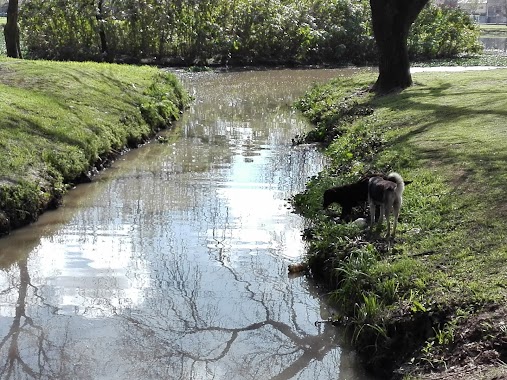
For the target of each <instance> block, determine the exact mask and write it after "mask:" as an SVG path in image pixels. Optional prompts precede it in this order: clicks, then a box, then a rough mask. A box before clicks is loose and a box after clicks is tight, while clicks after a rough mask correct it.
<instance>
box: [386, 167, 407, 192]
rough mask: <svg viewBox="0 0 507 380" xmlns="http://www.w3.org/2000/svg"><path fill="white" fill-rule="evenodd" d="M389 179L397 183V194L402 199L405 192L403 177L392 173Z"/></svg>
mask: <svg viewBox="0 0 507 380" xmlns="http://www.w3.org/2000/svg"><path fill="white" fill-rule="evenodd" d="M387 179H388V180H389V181H392V182H395V183H396V194H398V196H399V197H401V196H402V194H403V191H404V190H405V181H403V178H402V177H401V175H399V174H398V173H396V172H392V173H389V174H388V176H387Z"/></svg>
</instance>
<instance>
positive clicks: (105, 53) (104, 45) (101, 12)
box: [95, 0, 109, 60]
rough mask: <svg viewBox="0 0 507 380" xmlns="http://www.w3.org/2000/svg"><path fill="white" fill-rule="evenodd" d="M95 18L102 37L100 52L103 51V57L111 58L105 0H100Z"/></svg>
mask: <svg viewBox="0 0 507 380" xmlns="http://www.w3.org/2000/svg"><path fill="white" fill-rule="evenodd" d="M95 18H96V20H97V23H98V28H99V37H100V52H101V53H102V58H105V59H106V60H109V50H108V48H107V38H106V31H105V29H104V1H103V0H99V2H98V4H97V13H96V14H95Z"/></svg>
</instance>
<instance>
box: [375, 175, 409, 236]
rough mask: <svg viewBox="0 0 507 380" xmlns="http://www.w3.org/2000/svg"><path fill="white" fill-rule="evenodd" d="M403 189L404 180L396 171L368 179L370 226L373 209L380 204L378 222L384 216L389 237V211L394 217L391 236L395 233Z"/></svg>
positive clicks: (380, 222)
mask: <svg viewBox="0 0 507 380" xmlns="http://www.w3.org/2000/svg"><path fill="white" fill-rule="evenodd" d="M404 190H405V181H403V178H402V177H401V175H399V174H398V173H396V172H392V173H390V174H388V175H387V176H386V177H384V176H374V177H371V178H370V179H369V180H368V204H369V206H370V219H371V224H370V228H373V225H374V224H375V210H376V207H377V206H380V215H379V220H378V223H379V224H382V222H383V219H384V216H385V218H386V220H387V235H386V238H390V237H391V221H390V217H391V211H392V213H393V217H394V223H393V235H392V236H393V237H394V236H395V234H396V226H397V224H398V217H399V215H400V209H401V204H402V201H403V191H404Z"/></svg>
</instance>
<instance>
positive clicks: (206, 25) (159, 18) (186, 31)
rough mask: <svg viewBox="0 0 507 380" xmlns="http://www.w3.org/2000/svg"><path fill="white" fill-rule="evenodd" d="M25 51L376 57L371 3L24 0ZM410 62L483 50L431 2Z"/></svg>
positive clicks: (214, 58)
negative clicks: (431, 4)
mask: <svg viewBox="0 0 507 380" xmlns="http://www.w3.org/2000/svg"><path fill="white" fill-rule="evenodd" d="M20 26H21V33H22V35H21V40H22V45H23V49H24V50H25V56H26V57H29V58H44V59H57V60H95V61H100V60H106V61H126V62H139V61H142V60H150V61H153V62H157V63H161V64H163V63H166V64H172V65H174V64H182V65H211V64H231V65H232V64H320V63H333V64H366V63H370V64H371V63H375V62H376V57H377V53H376V48H375V42H374V39H373V34H372V29H371V21H370V9H369V3H368V1H367V0H359V1H357V0H355V1H351V0H25V1H23V3H22V7H21V10H20ZM412 29H413V33H412V35H411V37H410V39H409V49H410V55H411V56H412V58H413V59H414V58H415V59H431V58H446V57H453V56H456V55H460V54H466V53H476V52H478V51H480V45H479V42H478V36H479V29H478V27H477V26H476V25H474V24H473V23H472V21H471V20H470V18H469V16H468V15H466V14H465V13H463V12H461V11H460V10H457V9H452V8H437V7H435V6H428V7H427V8H426V9H425V10H424V11H423V12H422V14H421V15H420V17H419V19H418V22H417V25H415V26H414V27H413V28H412Z"/></svg>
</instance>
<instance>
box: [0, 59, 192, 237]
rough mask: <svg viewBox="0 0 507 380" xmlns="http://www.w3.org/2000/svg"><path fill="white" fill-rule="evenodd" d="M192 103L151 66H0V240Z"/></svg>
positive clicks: (45, 63) (173, 82)
mask: <svg viewBox="0 0 507 380" xmlns="http://www.w3.org/2000/svg"><path fill="white" fill-rule="evenodd" d="M187 103H188V96H187V94H186V93H185V92H184V90H183V89H182V87H181V86H180V84H179V83H178V81H177V80H176V78H175V77H174V76H173V75H171V74H166V73H161V72H160V70H158V69H157V68H154V67H136V66H127V65H111V64H97V63H75V62H49V61H27V60H11V59H0V157H1V160H2V165H0V235H1V234H5V233H8V232H9V231H10V230H11V229H13V228H17V227H20V226H23V225H26V224H28V223H30V222H32V221H34V220H36V219H37V218H38V216H39V215H40V214H41V213H42V212H43V211H44V210H46V209H48V208H51V207H56V206H58V204H59V202H60V199H61V197H62V195H63V194H64V192H65V191H66V189H67V187H68V186H69V185H71V184H73V183H77V182H81V181H86V180H88V179H89V175H90V173H91V172H93V171H94V170H97V169H100V168H101V167H103V166H104V165H107V162H108V161H109V160H110V159H111V158H113V157H114V156H115V155H117V154H118V153H120V152H121V151H122V150H124V149H125V148H128V147H135V146H137V145H138V144H140V143H142V142H144V141H146V140H147V139H148V138H149V137H151V136H153V135H154V133H156V131H158V130H160V129H162V128H167V127H169V126H170V125H171V123H172V121H173V120H174V119H176V118H178V116H179V114H180V112H181V111H182V110H183V109H184V107H185V106H186V104H187Z"/></svg>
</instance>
